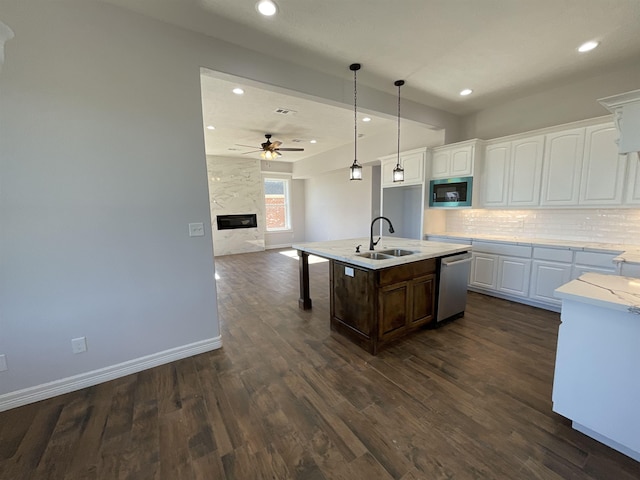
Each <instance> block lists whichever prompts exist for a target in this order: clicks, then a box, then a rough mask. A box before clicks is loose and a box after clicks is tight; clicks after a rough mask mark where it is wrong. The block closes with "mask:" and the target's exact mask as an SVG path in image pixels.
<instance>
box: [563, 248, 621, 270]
mask: <svg viewBox="0 0 640 480" xmlns="http://www.w3.org/2000/svg"><path fill="white" fill-rule="evenodd" d="M618 255H619V253H598V252H576V257H575V262H574V263H575V264H576V265H589V266H593V267H603V268H607V269H611V270H614V269H615V265H614V264H613V259H614V258H615V257H617V256H618Z"/></svg>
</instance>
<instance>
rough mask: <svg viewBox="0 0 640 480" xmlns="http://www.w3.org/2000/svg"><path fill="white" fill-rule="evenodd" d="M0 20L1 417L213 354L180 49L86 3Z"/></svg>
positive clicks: (149, 26) (204, 198) (168, 36)
mask: <svg viewBox="0 0 640 480" xmlns="http://www.w3.org/2000/svg"><path fill="white" fill-rule="evenodd" d="M0 17H1V18H2V19H3V21H5V22H6V23H7V24H8V25H9V26H11V28H12V29H13V30H14V31H15V32H16V36H15V38H14V39H12V40H10V41H9V42H7V44H6V57H5V63H4V66H3V69H2V73H1V74H0V161H1V163H0V226H1V233H0V243H1V244H2V248H1V249H0V265H2V268H1V269H0V332H1V335H0V353H2V354H5V355H6V356H7V364H8V367H9V369H8V370H7V371H5V372H0V408H9V407H11V406H15V405H16V404H20V403H25V402H29V401H34V400H38V399H39V398H40V397H42V396H49V395H52V394H55V393H60V391H64V390H68V389H74V388H80V387H82V386H84V385H86V383H95V382H97V381H101V380H105V379H108V378H109V377H110V376H117V375H122V374H125V373H130V371H131V370H132V369H133V370H135V369H140V368H144V367H145V366H150V364H152V363H161V362H163V361H169V360H171V359H174V358H175V357H176V356H178V357H179V356H185V355H190V354H193V353H197V352H199V351H203V350H210V349H212V348H217V347H218V346H219V344H220V340H219V338H218V337H219V335H220V330H219V324H218V318H217V306H216V285H215V281H214V278H213V274H214V263H213V255H212V246H211V229H210V228H209V222H210V215H209V206H208V203H209V202H208V195H207V176H206V168H205V156H204V141H203V135H202V115H201V105H200V86H199V63H200V60H201V58H199V57H198V56H194V55H193V54H192V53H190V52H191V51H192V49H193V47H194V45H193V43H192V42H190V41H188V39H187V38H185V37H184V36H183V35H181V34H180V33H178V32H176V31H172V30H167V29H166V28H165V27H164V26H163V25H162V24H160V23H156V22H147V21H144V20H142V19H140V18H138V17H135V16H130V15H125V14H122V12H121V11H119V10H118V9H114V8H104V7H102V6H101V5H96V4H87V2H77V3H76V2H72V3H69V2H15V1H7V2H3V3H2V6H1V7H0ZM196 46H197V45H196ZM191 222H202V223H204V225H205V232H206V234H205V236H203V237H193V238H190V237H189V235H188V224H189V223H191ZM81 336H86V339H87V344H88V351H87V352H85V353H82V354H78V355H74V354H73V353H72V350H71V342H70V341H71V339H72V338H74V337H81ZM127 362H134V363H135V365H132V364H131V363H127ZM136 362H137V363H136ZM47 382H53V384H52V385H45V384H46V383H47Z"/></svg>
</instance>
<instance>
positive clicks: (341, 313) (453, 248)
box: [293, 237, 471, 355]
mask: <svg viewBox="0 0 640 480" xmlns="http://www.w3.org/2000/svg"><path fill="white" fill-rule="evenodd" d="M369 242H370V239H369V238H356V239H348V240H334V241H327V242H313V243H301V244H296V245H293V248H294V249H296V250H297V251H298V256H299V264H300V299H299V300H298V305H299V307H300V308H302V309H305V310H306V309H309V308H311V304H312V302H311V298H310V292H309V261H308V257H309V255H310V254H311V255H316V256H319V257H322V258H326V259H329V260H330V267H329V282H330V298H331V329H332V330H334V331H337V332H339V333H341V334H342V335H344V336H346V337H348V338H349V339H351V340H352V341H353V342H354V343H356V344H358V345H360V346H361V347H362V348H364V349H365V350H367V351H368V352H369V353H371V354H373V355H375V354H377V353H378V350H379V349H380V348H381V347H382V346H384V345H385V344H387V343H389V342H390V341H393V340H395V339H397V338H399V337H402V336H405V335H407V334H409V333H411V332H414V331H415V330H418V329H419V328H421V327H424V326H425V325H427V324H429V323H431V321H432V320H433V319H434V318H435V314H436V311H437V307H438V305H437V300H436V298H437V297H436V292H437V288H438V287H437V286H438V274H439V259H441V258H443V257H446V256H449V255H454V254H457V253H461V252H467V251H469V250H471V247H470V246H469V245H457V244H452V243H441V242H431V241H425V240H413V239H405V238H394V237H383V238H382V240H380V243H379V244H378V245H377V247H376V249H375V252H385V251H388V252H394V253H396V255H388V256H387V257H386V258H381V259H374V258H367V256H366V255H367V254H368V253H369V250H368V249H367V248H366V247H364V248H363V246H365V245H369ZM356 250H359V252H357V251H356ZM403 253H404V254H403Z"/></svg>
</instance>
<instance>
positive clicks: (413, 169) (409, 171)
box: [391, 152, 425, 185]
mask: <svg viewBox="0 0 640 480" xmlns="http://www.w3.org/2000/svg"><path fill="white" fill-rule="evenodd" d="M424 157H425V154H424V153H423V152H417V153H411V154H408V155H401V156H400V161H401V163H402V168H404V182H403V183H404V184H405V185H406V184H408V183H414V184H415V183H422V182H424ZM394 167H395V165H394ZM391 175H392V177H391V180H392V182H393V167H392V168H391Z"/></svg>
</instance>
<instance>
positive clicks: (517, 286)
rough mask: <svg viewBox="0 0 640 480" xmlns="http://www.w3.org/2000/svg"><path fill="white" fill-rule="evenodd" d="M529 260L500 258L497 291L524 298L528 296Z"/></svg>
mask: <svg viewBox="0 0 640 480" xmlns="http://www.w3.org/2000/svg"><path fill="white" fill-rule="evenodd" d="M530 275H531V259H530V258H516V257H500V258H499V259H498V287H497V289H498V291H499V292H503V293H508V294H510V295H517V296H519V297H526V296H527V295H529V277H530Z"/></svg>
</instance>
